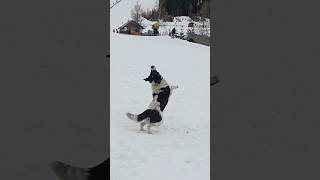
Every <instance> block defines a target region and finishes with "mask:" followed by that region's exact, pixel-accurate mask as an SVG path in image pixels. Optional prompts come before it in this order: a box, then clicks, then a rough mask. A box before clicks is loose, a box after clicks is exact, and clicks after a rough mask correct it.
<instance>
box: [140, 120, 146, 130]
mask: <svg viewBox="0 0 320 180" xmlns="http://www.w3.org/2000/svg"><path fill="white" fill-rule="evenodd" d="M146 124H147V123H146V122H145V121H143V122H142V123H140V131H144V129H143V126H144V125H146Z"/></svg>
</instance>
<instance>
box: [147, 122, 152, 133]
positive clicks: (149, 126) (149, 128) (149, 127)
mask: <svg viewBox="0 0 320 180" xmlns="http://www.w3.org/2000/svg"><path fill="white" fill-rule="evenodd" d="M147 127H148V134H152V132H151V124H150V123H149V124H148V125H147Z"/></svg>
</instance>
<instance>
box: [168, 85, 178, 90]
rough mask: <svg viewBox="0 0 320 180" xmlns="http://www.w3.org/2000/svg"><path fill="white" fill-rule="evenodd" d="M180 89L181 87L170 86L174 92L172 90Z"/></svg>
mask: <svg viewBox="0 0 320 180" xmlns="http://www.w3.org/2000/svg"><path fill="white" fill-rule="evenodd" d="M178 88H179V86H170V90H171V91H172V90H174V89H178Z"/></svg>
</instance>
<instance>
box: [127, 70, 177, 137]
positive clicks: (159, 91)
mask: <svg viewBox="0 0 320 180" xmlns="http://www.w3.org/2000/svg"><path fill="white" fill-rule="evenodd" d="M144 80H145V81H148V82H149V83H151V89H152V97H153V99H152V101H151V103H150V105H149V106H148V108H147V110H145V111H144V112H142V113H141V114H138V115H135V114H132V113H127V116H128V118H129V119H131V120H133V121H136V122H138V123H140V130H141V131H143V130H144V129H143V127H144V126H145V125H147V128H148V133H149V134H151V127H152V126H160V125H161V124H162V122H163V121H162V120H163V111H164V109H165V107H166V105H167V104H168V101H169V97H170V96H171V94H172V91H173V89H177V88H178V86H169V84H168V83H167V82H166V80H165V79H164V78H162V76H161V75H160V73H159V72H158V71H157V70H156V67H155V66H151V72H150V75H149V76H148V77H147V78H145V79H144Z"/></svg>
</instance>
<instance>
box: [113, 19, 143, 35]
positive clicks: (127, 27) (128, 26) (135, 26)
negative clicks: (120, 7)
mask: <svg viewBox="0 0 320 180" xmlns="http://www.w3.org/2000/svg"><path fill="white" fill-rule="evenodd" d="M118 29H119V33H122V34H131V35H141V34H142V30H143V29H144V28H143V27H142V26H141V25H140V24H139V23H137V22H136V21H133V20H131V21H128V22H127V23H125V24H124V25H122V26H121V27H119V28H118Z"/></svg>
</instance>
